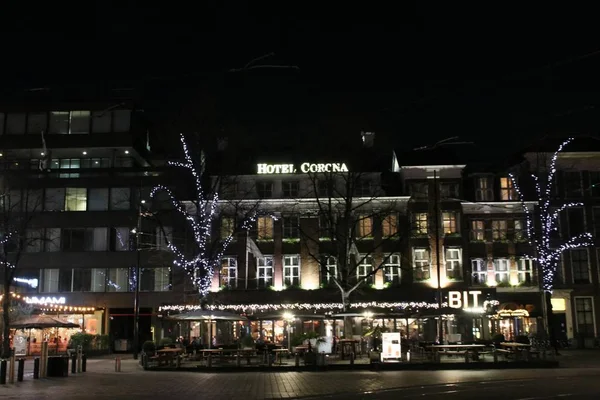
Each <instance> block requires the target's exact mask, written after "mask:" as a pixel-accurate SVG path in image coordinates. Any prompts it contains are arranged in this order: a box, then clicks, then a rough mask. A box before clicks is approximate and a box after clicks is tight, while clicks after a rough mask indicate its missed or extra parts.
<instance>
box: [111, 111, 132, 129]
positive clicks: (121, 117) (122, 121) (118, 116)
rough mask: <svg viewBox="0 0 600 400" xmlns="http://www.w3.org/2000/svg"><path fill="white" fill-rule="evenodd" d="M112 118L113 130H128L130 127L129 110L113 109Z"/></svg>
mask: <svg viewBox="0 0 600 400" xmlns="http://www.w3.org/2000/svg"><path fill="white" fill-rule="evenodd" d="M112 118H113V131H114V132H129V130H130V129H131V110H114V111H113V112H112Z"/></svg>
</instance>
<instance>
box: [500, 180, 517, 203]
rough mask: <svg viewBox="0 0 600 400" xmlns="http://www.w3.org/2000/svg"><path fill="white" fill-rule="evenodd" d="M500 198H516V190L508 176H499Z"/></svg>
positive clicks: (509, 199)
mask: <svg viewBox="0 0 600 400" xmlns="http://www.w3.org/2000/svg"><path fill="white" fill-rule="evenodd" d="M500 199H501V200H504V201H512V200H517V192H516V190H515V187H514V185H513V181H512V179H510V177H507V176H505V177H502V178H500Z"/></svg>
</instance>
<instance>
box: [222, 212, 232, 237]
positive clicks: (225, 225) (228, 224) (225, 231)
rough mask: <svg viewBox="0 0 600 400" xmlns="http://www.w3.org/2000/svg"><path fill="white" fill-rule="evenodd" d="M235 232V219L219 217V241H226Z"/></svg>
mask: <svg viewBox="0 0 600 400" xmlns="http://www.w3.org/2000/svg"><path fill="white" fill-rule="evenodd" d="M234 230H235V218H233V217H221V239H227V238H228V237H229V236H232V235H233V232H234Z"/></svg>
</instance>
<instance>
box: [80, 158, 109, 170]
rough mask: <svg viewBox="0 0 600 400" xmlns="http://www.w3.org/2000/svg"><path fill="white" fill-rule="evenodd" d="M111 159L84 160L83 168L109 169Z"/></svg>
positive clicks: (82, 162) (82, 161) (82, 160)
mask: <svg viewBox="0 0 600 400" xmlns="http://www.w3.org/2000/svg"><path fill="white" fill-rule="evenodd" d="M109 167H110V159H109V158H82V159H81V168H109Z"/></svg>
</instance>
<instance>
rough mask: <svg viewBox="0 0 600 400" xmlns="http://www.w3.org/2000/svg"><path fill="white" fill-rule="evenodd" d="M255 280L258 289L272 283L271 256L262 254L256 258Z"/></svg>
mask: <svg viewBox="0 0 600 400" xmlns="http://www.w3.org/2000/svg"><path fill="white" fill-rule="evenodd" d="M256 264H257V268H256V282H257V285H258V288H259V289H265V288H268V287H269V286H272V285H273V256H264V257H259V258H257V259H256Z"/></svg>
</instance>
